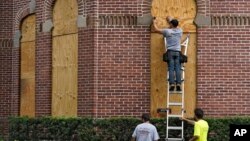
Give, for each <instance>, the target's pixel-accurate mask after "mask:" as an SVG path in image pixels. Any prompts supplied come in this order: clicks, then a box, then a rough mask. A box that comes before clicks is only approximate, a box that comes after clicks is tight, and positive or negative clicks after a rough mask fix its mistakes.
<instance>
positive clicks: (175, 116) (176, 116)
mask: <svg viewBox="0 0 250 141" xmlns="http://www.w3.org/2000/svg"><path fill="white" fill-rule="evenodd" d="M168 117H171V118H180V117H182V115H168Z"/></svg>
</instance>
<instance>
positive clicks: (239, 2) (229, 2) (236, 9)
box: [210, 0, 250, 15]
mask: <svg viewBox="0 0 250 141" xmlns="http://www.w3.org/2000/svg"><path fill="white" fill-rule="evenodd" d="M210 1H211V4H210V6H211V7H210V9H211V14H226V15H229V14H248V13H250V1H249V0H210Z"/></svg>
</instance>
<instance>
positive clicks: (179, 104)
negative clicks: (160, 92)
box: [168, 102, 182, 106]
mask: <svg viewBox="0 0 250 141" xmlns="http://www.w3.org/2000/svg"><path fill="white" fill-rule="evenodd" d="M168 105H170V106H182V103H179V102H169V103H168Z"/></svg>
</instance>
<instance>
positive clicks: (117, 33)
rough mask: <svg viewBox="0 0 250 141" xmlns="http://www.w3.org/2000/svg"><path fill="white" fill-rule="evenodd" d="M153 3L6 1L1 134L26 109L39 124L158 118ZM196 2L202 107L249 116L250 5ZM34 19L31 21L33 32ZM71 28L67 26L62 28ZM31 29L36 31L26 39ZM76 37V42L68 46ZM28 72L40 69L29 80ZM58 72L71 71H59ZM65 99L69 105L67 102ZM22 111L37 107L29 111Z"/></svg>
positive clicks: (216, 113)
mask: <svg viewBox="0 0 250 141" xmlns="http://www.w3.org/2000/svg"><path fill="white" fill-rule="evenodd" d="M154 1H157V0H153V1H151V0H75V1H74V2H72V1H69V3H67V1H66V4H64V2H62V1H61V0H22V1H20V0H10V1H4V0H0V11H1V13H0V66H1V67H0V80H1V81H0V122H2V123H3V124H2V125H7V117H9V116H13V115H22V111H23V110H24V111H26V112H27V111H28V113H27V115H30V116H36V117H39V116H51V115H52V116H53V115H54V116H57V115H64V114H66V115H67V114H68V115H71V116H80V117H83V116H91V117H94V118H99V117H112V116H133V117H137V116H140V115H141V113H145V112H152V101H151V97H152V93H151V89H152V88H151V83H152V80H151V75H152V74H151V72H152V70H151V61H152V60H151V59H150V58H151V50H150V45H151V34H152V33H151V30H150V24H151V19H152V17H151V13H152V3H153V2H154ZM158 1H159V3H160V2H161V0H158ZM165 1H166V0H165ZM170 1H171V0H169V3H170ZM191 2H194V3H195V4H196V15H195V17H194V23H195V25H196V42H195V44H196V58H195V60H196V68H195V71H196V78H195V81H196V83H195V84H193V85H195V88H194V91H195V92H196V97H195V98H193V99H194V100H195V107H201V108H203V109H204V111H205V113H206V115H208V116H211V117H223V116H235V115H242V116H244V115H249V114H250V110H249V109H250V103H249V99H250V94H249V91H250V87H249V86H250V82H249V79H250V75H249V74H250V72H249V69H250V65H249V63H250V59H249V56H250V53H249V51H250V34H249V33H250V15H249V13H250V8H249V7H250V1H249V0H237V1H235V0H196V1H194V0H191ZM180 3H181V1H180ZM57 6H58V7H57ZM67 6H69V7H67ZM63 7H65V8H63ZM62 9H66V10H65V11H63V10H62ZM72 9H73V10H72ZM58 10H59V11H58ZM60 10H62V11H60ZM71 10H72V12H70V11H71ZM177 10H178V9H177ZM58 13H59V14H58ZM60 13H61V14H60ZM72 13H73V14H72ZM65 15H66V16H65ZM29 16H33V24H32V22H29V20H28V19H27V18H28V17H29ZM63 20H64V21H65V23H67V24H65V25H61V24H60V23H64V22H63ZM71 20H73V22H68V21H71ZM30 21H32V20H30ZM30 28H33V29H30ZM31 30H32V31H34V32H32V33H27V34H26V32H25V31H27V32H29V31H31ZM56 31H58V32H56ZM61 31H62V32H61ZM71 34H72V36H74V37H75V38H74V37H68V35H71ZM73 34H74V35H73ZM25 36H26V38H25ZM57 37H58V38H57ZM59 37H60V38H62V39H59ZM68 38H69V39H68ZM57 39H58V40H57ZM67 39H68V40H67ZM67 41H69V42H67ZM30 42H33V46H34V47H33V51H32V50H29V51H30V52H26V53H28V54H29V55H30V54H33V59H31V58H27V59H26V61H25V59H24V60H23V59H22V58H23V56H24V55H25V51H23V50H22V47H23V46H26V44H29V43H30ZM63 42H65V43H63ZM60 43H62V44H60ZM67 43H69V45H72V46H74V47H76V48H75V52H77V53H75V55H72V54H74V51H73V52H72V48H70V49H69V48H67V46H65V50H64V49H63V47H62V48H60V47H61V46H64V44H67ZM28 46H29V45H28ZM56 47H59V49H57V48H56ZM56 50H59V51H60V50H64V51H65V52H66V54H65V56H64V57H65V58H64V59H66V61H62V62H61V63H62V64H60V62H59V63H57V62H56V60H57V58H56V57H58V56H57V54H56ZM22 53H24V55H22ZM67 53H68V54H69V56H71V57H75V60H74V59H73V61H72V62H74V63H71V64H67V63H66V65H65V62H67V59H68V58H70V57H68V56H67ZM59 56H60V55H59ZM62 58H63V56H62ZM30 60H33V63H30ZM27 64H29V65H31V66H30V67H28V68H33V70H32V69H27V72H25V71H26V69H25V67H27ZM32 65H33V66H32ZM60 65H61V66H60ZM72 66H73V67H72ZM60 67H62V68H65V71H64V72H61V71H56V70H57V69H59V68H60ZM22 68H24V69H22ZM59 70H60V69H59ZM62 70H63V69H62ZM59 73H62V74H61V75H56V74H59ZM65 74H67V75H65ZM68 74H74V75H68ZM59 78H60V79H59ZM61 78H63V79H61ZM71 78H72V79H71ZM73 78H75V79H73ZM55 80H57V81H55ZM67 84H75V85H72V87H73V86H77V87H74V88H72V87H71V85H67ZM26 85H29V86H28V87H26ZM68 86H69V88H68ZM66 87H67V89H66ZM186 87H188V85H186ZM58 88H59V89H60V88H65V89H63V90H64V92H65V93H64V92H62V93H63V94H62V95H60V94H58V93H57V89H58ZM68 89H69V90H68ZM67 90H68V91H67ZM58 91H60V90H58ZM25 94H28V95H26V97H25V96H24V97H22V95H25ZM30 95H31V96H32V97H33V98H32V97H31V96H30ZM65 95H67V96H69V97H68V98H66V99H65V101H64V100H63V97H64V96H65ZM25 98H26V100H25ZM68 99H71V100H68ZM65 103H67V104H68V105H66V109H67V107H69V109H68V112H70V111H72V109H74V110H75V111H74V112H73V113H71V114H69V113H67V112H66V113H63V112H62V113H60V107H62V106H63V105H64V104H65ZM22 105H23V106H24V107H31V108H30V109H25V108H24V109H22V108H21V107H22ZM25 105H26V106H25ZM72 105H73V106H72ZM74 105H75V106H74ZM32 107H33V108H32ZM64 109H65V108H64ZM150 109H151V110H150ZM61 110H62V109H61ZM57 111H59V112H57ZM66 111H67V110H66ZM30 113H31V114H30ZM24 115H25V112H24Z"/></svg>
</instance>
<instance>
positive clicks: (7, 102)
mask: <svg viewBox="0 0 250 141" xmlns="http://www.w3.org/2000/svg"><path fill="white" fill-rule="evenodd" d="M12 11H13V5H12V1H5V0H0V124H1V125H0V134H2V133H5V134H7V131H8V129H7V117H8V116H9V115H10V113H11V106H12V104H11V98H12V97H11V96H12V95H11V94H12V66H11V64H12V42H13V40H12V21H13V20H12V19H13V12H12Z"/></svg>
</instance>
